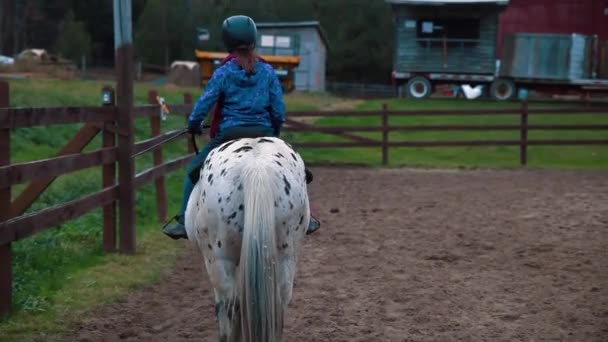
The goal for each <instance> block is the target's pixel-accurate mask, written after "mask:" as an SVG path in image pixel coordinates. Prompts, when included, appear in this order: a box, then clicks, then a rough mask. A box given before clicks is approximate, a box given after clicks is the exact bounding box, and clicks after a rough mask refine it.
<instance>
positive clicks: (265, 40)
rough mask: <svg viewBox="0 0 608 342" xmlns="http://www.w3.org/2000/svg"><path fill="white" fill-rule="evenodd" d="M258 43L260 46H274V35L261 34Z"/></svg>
mask: <svg viewBox="0 0 608 342" xmlns="http://www.w3.org/2000/svg"><path fill="white" fill-rule="evenodd" d="M260 45H261V46H262V47H274V36H270V35H262V37H260Z"/></svg>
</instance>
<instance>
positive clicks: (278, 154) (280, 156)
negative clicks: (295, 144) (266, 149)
mask: <svg viewBox="0 0 608 342" xmlns="http://www.w3.org/2000/svg"><path fill="white" fill-rule="evenodd" d="M274 156H275V157H277V158H285V156H284V155H282V154H281V152H278V153H277V154H275V155H274Z"/></svg>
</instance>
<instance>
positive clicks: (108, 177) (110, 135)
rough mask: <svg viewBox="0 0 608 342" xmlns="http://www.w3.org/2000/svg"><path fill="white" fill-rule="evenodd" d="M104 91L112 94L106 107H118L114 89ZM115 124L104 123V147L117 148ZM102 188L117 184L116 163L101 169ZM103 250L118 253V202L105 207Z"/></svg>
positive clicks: (107, 88) (105, 88) (104, 89)
mask: <svg viewBox="0 0 608 342" xmlns="http://www.w3.org/2000/svg"><path fill="white" fill-rule="evenodd" d="M102 91H103V92H104V93H108V94H111V99H110V102H108V103H104V105H106V106H113V107H115V106H116V97H115V96H114V89H113V88H112V87H110V86H104V87H103V89H102ZM114 127H115V122H114V121H109V122H104V125H103V132H102V147H103V148H106V147H114V146H116V134H115V132H114ZM101 173H102V176H101V178H102V185H101V186H102V187H103V188H104V189H105V188H108V187H111V186H114V184H116V162H112V163H109V164H104V165H103V166H102V169H101ZM103 250H104V252H106V253H111V252H115V251H116V201H112V202H111V203H109V204H107V205H105V206H104V207H103Z"/></svg>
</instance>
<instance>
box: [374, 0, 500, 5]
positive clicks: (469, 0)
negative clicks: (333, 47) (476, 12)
mask: <svg viewBox="0 0 608 342" xmlns="http://www.w3.org/2000/svg"><path fill="white" fill-rule="evenodd" d="M385 1H386V2H388V3H390V4H395V5H467V4H496V5H507V4H508V3H509V0H385Z"/></svg>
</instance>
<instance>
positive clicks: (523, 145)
mask: <svg viewBox="0 0 608 342" xmlns="http://www.w3.org/2000/svg"><path fill="white" fill-rule="evenodd" d="M519 163H520V165H521V166H526V165H527V164H528V101H527V100H524V101H522V103H521V120H520V142H519Z"/></svg>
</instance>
